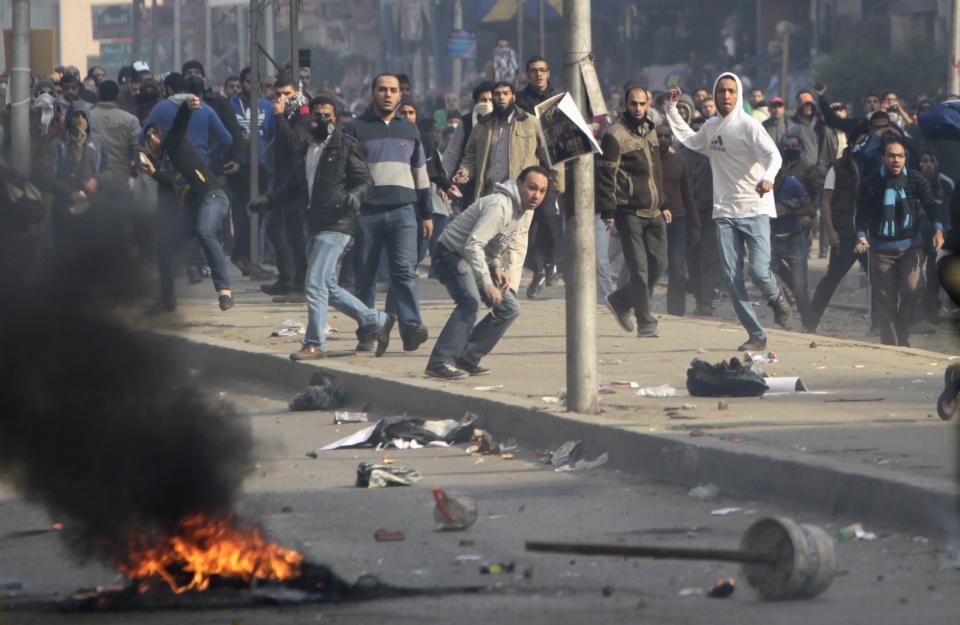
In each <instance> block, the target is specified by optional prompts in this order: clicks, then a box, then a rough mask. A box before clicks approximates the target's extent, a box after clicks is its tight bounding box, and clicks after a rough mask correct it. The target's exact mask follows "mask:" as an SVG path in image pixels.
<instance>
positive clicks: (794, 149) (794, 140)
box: [783, 134, 803, 162]
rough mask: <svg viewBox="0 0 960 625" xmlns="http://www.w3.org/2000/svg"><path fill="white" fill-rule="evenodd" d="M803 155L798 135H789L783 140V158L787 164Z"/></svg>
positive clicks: (801, 143) (801, 142) (801, 140)
mask: <svg viewBox="0 0 960 625" xmlns="http://www.w3.org/2000/svg"><path fill="white" fill-rule="evenodd" d="M802 153H803V139H801V138H800V136H799V135H796V134H789V135H787V136H786V137H784V139H783V156H784V158H785V159H786V160H787V161H788V162H792V161H795V160H797V159H799V158H800V154H802Z"/></svg>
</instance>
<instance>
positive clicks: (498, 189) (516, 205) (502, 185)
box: [493, 180, 523, 215]
mask: <svg viewBox="0 0 960 625" xmlns="http://www.w3.org/2000/svg"><path fill="white" fill-rule="evenodd" d="M493 192H494V193H499V194H501V195H506V196H507V197H508V198H510V201H511V202H512V203H513V212H514V213H516V214H517V215H522V214H523V203H522V202H521V201H520V188H519V187H518V186H517V181H516V180H508V181H506V182H498V183H497V184H495V185H493Z"/></svg>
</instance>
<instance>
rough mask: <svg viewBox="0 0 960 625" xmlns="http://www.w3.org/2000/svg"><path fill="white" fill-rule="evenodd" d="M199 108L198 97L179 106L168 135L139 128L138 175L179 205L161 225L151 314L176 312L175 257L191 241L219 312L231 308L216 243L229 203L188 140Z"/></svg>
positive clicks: (224, 265) (220, 249)
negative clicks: (140, 172) (202, 260)
mask: <svg viewBox="0 0 960 625" xmlns="http://www.w3.org/2000/svg"><path fill="white" fill-rule="evenodd" d="M203 106H204V105H203V103H202V102H201V101H200V98H199V97H197V96H195V95H192V94H191V95H188V96H187V97H186V98H184V99H183V101H182V102H181V104H180V105H179V106H178V108H177V113H176V115H175V116H174V119H173V123H172V124H171V125H170V129H169V130H168V131H166V132H164V128H163V126H161V125H160V124H159V123H148V124H147V126H146V128H144V145H145V147H146V150H147V155H145V156H144V158H141V167H142V170H143V172H144V173H145V174H147V175H149V176H153V178H154V179H156V180H157V182H158V183H160V185H162V186H165V187H167V188H168V189H172V190H174V191H175V192H176V195H177V197H178V198H180V204H181V205H180V207H179V208H178V209H177V210H176V212H175V213H174V215H172V218H171V219H170V220H169V221H168V222H167V223H166V224H165V227H164V228H163V232H162V234H161V236H160V242H159V253H158V265H159V270H160V300H159V301H158V302H157V304H156V305H155V306H154V308H153V309H152V310H154V311H156V312H160V311H172V310H174V309H175V308H176V297H175V295H174V288H173V270H174V256H175V254H176V252H177V250H178V249H179V248H180V247H181V246H182V245H183V244H184V243H185V242H186V241H187V240H188V239H190V238H191V237H193V236H196V237H197V238H198V239H199V240H200V246H201V247H202V248H203V253H204V255H205V256H206V257H207V262H208V263H209V265H210V275H211V277H212V278H213V286H214V289H216V291H217V295H218V298H219V303H220V310H224V311H226V310H229V309H231V308H233V304H234V301H233V292H232V291H231V290H230V276H229V275H228V274H227V261H226V258H225V257H224V254H223V247H222V246H221V245H220V239H219V238H217V234H218V232H219V231H220V228H221V226H222V225H223V221H224V219H225V218H226V216H227V211H228V210H229V208H230V201H229V200H228V199H227V194H226V193H225V192H224V191H223V189H222V187H221V186H220V184H218V182H217V179H216V177H215V176H214V175H213V173H212V172H211V171H210V169H209V166H208V165H207V162H206V160H205V159H204V158H203V156H202V155H201V153H200V152H199V150H197V148H196V147H195V146H194V145H193V144H192V143H191V142H190V141H189V140H188V134H189V132H190V130H189V127H190V120H191V118H192V116H193V115H195V114H198V111H199V112H202V111H203V110H204V109H203V108H202V107H203Z"/></svg>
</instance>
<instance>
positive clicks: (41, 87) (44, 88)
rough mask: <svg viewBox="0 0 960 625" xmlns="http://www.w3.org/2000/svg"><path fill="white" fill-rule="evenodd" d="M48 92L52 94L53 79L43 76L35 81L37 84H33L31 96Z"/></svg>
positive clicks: (53, 91)
mask: <svg viewBox="0 0 960 625" xmlns="http://www.w3.org/2000/svg"><path fill="white" fill-rule="evenodd" d="M44 93H48V94H50V95H54V93H55V90H54V84H53V81H52V80H50V79H49V78H43V79H41V80H38V81H37V84H35V85H34V86H33V97H35V98H36V97H39V96H40V95H42V94H44Z"/></svg>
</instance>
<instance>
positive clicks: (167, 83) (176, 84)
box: [163, 72, 187, 97]
mask: <svg viewBox="0 0 960 625" xmlns="http://www.w3.org/2000/svg"><path fill="white" fill-rule="evenodd" d="M163 86H164V87H166V88H167V96H168V97H169V96H171V95H177V94H178V93H186V92H187V81H186V80H184V78H183V74H181V73H179V72H170V73H169V74H167V77H166V78H164V79H163Z"/></svg>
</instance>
